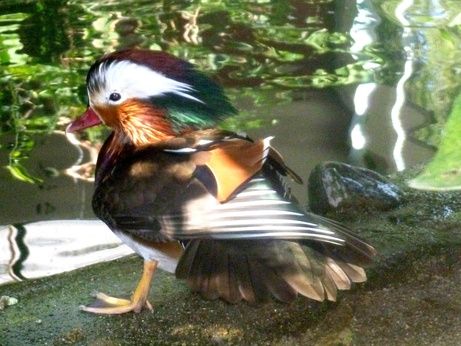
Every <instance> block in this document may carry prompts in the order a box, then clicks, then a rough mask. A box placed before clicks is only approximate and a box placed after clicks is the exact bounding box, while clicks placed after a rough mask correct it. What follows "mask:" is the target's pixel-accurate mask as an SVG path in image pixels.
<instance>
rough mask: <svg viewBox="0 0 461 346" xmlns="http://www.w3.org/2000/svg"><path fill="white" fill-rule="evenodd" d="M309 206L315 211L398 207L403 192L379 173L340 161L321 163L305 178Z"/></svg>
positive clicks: (324, 212) (318, 212)
mask: <svg viewBox="0 0 461 346" xmlns="http://www.w3.org/2000/svg"><path fill="white" fill-rule="evenodd" d="M308 196H309V208H310V209H311V210H312V211H313V212H315V213H317V214H326V213H328V212H330V211H336V212H338V211H339V212H342V211H346V210H354V209H356V208H360V210H363V209H366V210H370V209H375V210H389V209H392V208H394V207H396V206H398V205H399V204H400V202H401V200H402V197H403V192H402V191H401V190H400V188H399V187H397V185H395V184H393V183H391V182H390V181H389V180H387V179H386V178H384V177H383V176H382V175H380V174H378V173H376V172H374V171H371V170H369V169H366V168H361V167H355V166H351V165H348V164H345V163H341V162H332V161H330V162H324V163H322V164H319V165H317V166H316V167H315V168H314V169H313V170H312V172H311V174H310V176H309V181H308Z"/></svg>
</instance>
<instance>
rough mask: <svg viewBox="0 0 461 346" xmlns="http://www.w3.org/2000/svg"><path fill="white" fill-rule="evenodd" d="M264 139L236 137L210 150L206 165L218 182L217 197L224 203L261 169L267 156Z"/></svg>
mask: <svg viewBox="0 0 461 346" xmlns="http://www.w3.org/2000/svg"><path fill="white" fill-rule="evenodd" d="M265 147H266V145H265V142H264V141H263V140H259V141H257V142H250V141H246V140H243V139H235V140H232V141H229V142H222V143H221V144H220V145H219V146H218V147H216V148H214V149H212V150H210V151H209V153H210V157H209V159H208V161H207V162H206V166H207V167H208V168H209V169H210V170H211V172H212V173H213V175H214V178H215V180H216V184H217V198H218V200H219V201H220V202H221V203H223V202H226V201H227V200H229V198H230V197H231V196H232V195H233V193H234V192H235V191H237V189H238V188H239V187H240V186H242V184H244V183H245V182H247V181H248V180H249V179H250V178H251V177H253V176H254V175H255V174H256V173H258V172H259V171H261V169H262V166H263V164H264V161H265V157H266V155H267V154H266V148H265Z"/></svg>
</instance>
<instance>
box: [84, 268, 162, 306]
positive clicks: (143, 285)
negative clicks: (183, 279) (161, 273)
mask: <svg viewBox="0 0 461 346" xmlns="http://www.w3.org/2000/svg"><path fill="white" fill-rule="evenodd" d="M157 265H158V262H157V261H152V260H145V261H144V270H143V272H142V277H141V280H140V281H139V283H138V286H137V287H136V290H135V291H134V294H133V296H132V297H131V299H130V300H128V299H120V298H114V297H110V296H108V295H106V294H104V293H100V292H99V293H96V302H95V305H97V306H84V305H82V306H80V310H83V311H87V312H92V313H95V314H106V315H115V314H124V313H125V312H130V311H133V312H140V311H141V310H142V308H143V307H147V308H148V309H149V310H151V311H152V305H151V304H150V303H149V302H148V301H147V296H148V295H149V290H150V284H151V282H152V278H153V276H154V273H155V271H156V270H157Z"/></svg>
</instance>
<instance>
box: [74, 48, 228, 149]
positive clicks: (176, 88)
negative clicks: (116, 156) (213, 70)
mask: <svg viewBox="0 0 461 346" xmlns="http://www.w3.org/2000/svg"><path fill="white" fill-rule="evenodd" d="M86 84H87V91H88V99H89V105H88V108H87V110H86V111H85V113H84V114H83V115H82V116H81V117H80V118H78V119H76V120H74V121H73V122H72V123H71V124H70V125H69V126H68V128H67V131H68V132H74V131H78V130H81V129H84V128H87V127H91V126H95V125H99V124H101V123H104V124H106V125H107V126H109V127H111V128H112V129H113V130H114V131H115V132H118V133H120V134H123V135H125V136H126V137H127V138H128V139H129V140H130V141H131V142H132V143H133V144H134V145H144V144H149V143H155V142H157V141H161V140H164V139H167V138H171V137H172V136H176V135H178V134H180V133H182V132H184V131H187V130H189V129H203V128H208V127H213V126H215V125H216V124H217V122H218V121H220V120H221V119H223V118H224V117H226V116H228V115H231V114H234V113H235V112H236V111H235V109H234V108H233V107H232V105H231V104H230V103H229V101H228V99H227V97H226V96H225V95H224V93H223V90H222V88H221V87H220V86H219V85H217V84H216V83H215V82H213V81H212V80H211V79H209V78H208V77H206V76H205V75H204V74H202V73H200V72H198V71H196V70H195V69H194V68H193V66H192V65H191V64H190V63H188V62H186V61H183V60H181V59H178V58H176V57H174V56H172V55H170V54H167V53H164V52H157V51H148V50H135V49H130V50H124V51H119V52H114V53H111V54H108V55H105V56H103V57H102V58H100V59H99V60H97V61H96V62H95V63H94V64H93V65H92V66H91V68H90V70H89V72H88V75H87V80H86Z"/></svg>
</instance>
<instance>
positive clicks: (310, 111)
mask: <svg viewBox="0 0 461 346" xmlns="http://www.w3.org/2000/svg"><path fill="white" fill-rule="evenodd" d="M459 13H461V3H459V1H455V0H453V1H449V0H446V1H442V0H438V1H436V0H433V1H418V0H401V1H371V0H357V1H352V0H349V1H346V0H342V1H339V0H337V1H328V0H318V1H316V0H310V1H307V0H306V1H295V0H292V1H269V0H267V1H230V0H228V1H213V2H206V3H202V4H200V5H199V2H195V3H194V4H191V3H190V2H188V1H169V2H159V3H153V2H152V1H148V0H146V1H142V0H138V1H129V2H128V1H125V2H124V1H118V2H113V1H108V0H107V1H99V2H98V3H97V4H95V2H94V1H89V0H85V1H77V0H74V1H72V0H68V1H17V0H14V1H10V0H6V1H5V0H3V1H2V2H1V3H0V64H1V69H0V120H1V127H0V164H1V166H2V168H3V169H1V170H0V199H1V200H0V201H1V202H0V205H1V212H0V225H5V226H1V227H0V284H1V283H4V282H8V281H13V280H21V279H25V278H34V277H39V276H45V275H51V274H54V273H58V272H61V271H66V270H71V269H73V268H77V267H80V266H84V265H88V264H91V263H94V262H95V261H100V260H109V259H113V258H115V257H117V256H122V255H125V254H127V253H128V250H127V249H126V248H124V247H122V246H119V245H118V243H117V240H116V239H115V238H113V237H112V235H111V232H110V231H108V230H107V228H105V226H103V225H102V224H100V223H97V222H90V223H87V222H89V221H78V222H77V221H75V220H89V219H92V218H93V217H94V216H93V214H92V211H91V208H90V200H91V195H92V172H93V169H94V160H95V158H96V155H97V151H98V147H99V145H100V144H101V141H102V140H103V139H104V138H105V136H106V135H107V132H106V131H104V130H103V129H92V130H90V131H87V132H85V133H84V134H81V135H79V136H78V137H66V136H65V135H64V132H63V130H64V128H65V125H66V123H68V122H69V121H70V119H71V118H73V117H74V116H76V115H78V114H79V113H80V112H82V111H83V110H84V106H85V104H86V96H85V88H84V79H85V74H86V71H87V69H88V66H89V65H90V64H91V63H92V61H94V59H95V58H96V57H98V56H100V55H102V54H103V53H104V52H107V51H112V50H114V49H120V48H125V47H131V46H139V47H143V48H150V49H161V50H165V51H168V52H170V53H173V54H175V55H177V56H179V57H182V58H184V59H187V60H189V61H191V62H193V63H195V64H196V65H198V66H199V68H200V69H201V70H204V71H206V72H207V73H209V74H210V75H212V76H213V77H214V78H215V79H216V80H218V81H219V82H220V83H221V84H223V85H224V87H225V88H226V90H227V92H228V94H229V96H230V97H231V99H232V101H233V102H234V103H235V104H236V106H237V107H238V108H239V109H240V111H241V112H240V114H239V115H238V116H236V117H234V118H232V119H230V120H229V121H227V122H226V123H225V124H224V126H225V127H227V128H229V129H233V130H237V129H238V130H246V131H248V132H249V133H250V134H251V135H252V136H255V137H256V136H268V135H273V136H275V140H274V142H273V143H274V144H275V146H276V147H277V148H279V150H280V151H281V152H282V154H283V155H284V157H285V158H286V160H287V162H289V164H290V166H292V168H293V169H294V170H295V171H297V172H299V174H300V175H301V176H302V177H303V178H304V179H306V178H307V176H308V174H309V172H310V170H311V169H312V168H313V167H314V166H315V165H316V164H317V163H318V162H320V161H325V160H340V161H346V162H350V163H353V164H358V165H361V166H365V167H369V168H372V169H376V170H378V171H380V172H383V173H391V172H395V171H400V170H403V169H405V168H408V167H413V166H415V165H417V164H421V163H423V162H426V161H427V160H429V159H430V158H431V157H432V156H433V155H434V152H435V150H436V148H437V145H438V144H439V142H440V138H441V134H442V133H443V128H444V124H445V122H446V120H447V117H448V115H449V114H450V111H451V108H452V104H453V100H454V99H455V97H456V96H457V94H458V90H460V89H459V84H460V83H461V78H460V73H461V69H460V67H461V66H460V62H461V59H460V58H461V57H460V53H461V48H460V47H461V44H460V43H461V41H460V40H461V35H460V24H461V16H460V15H459ZM293 188H294V192H295V194H296V195H297V196H298V198H299V199H300V200H301V201H302V203H303V204H305V203H306V191H305V186H302V187H301V186H294V187H293ZM72 220H74V221H72ZM45 254H46V255H45Z"/></svg>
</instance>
